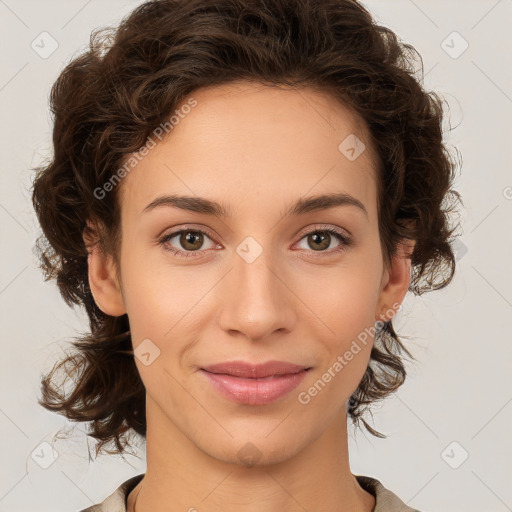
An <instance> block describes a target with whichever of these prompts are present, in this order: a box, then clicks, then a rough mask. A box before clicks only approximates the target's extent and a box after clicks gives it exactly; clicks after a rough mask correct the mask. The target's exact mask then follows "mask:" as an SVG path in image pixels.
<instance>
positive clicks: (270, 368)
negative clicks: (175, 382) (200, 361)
mask: <svg viewBox="0 0 512 512" xmlns="http://www.w3.org/2000/svg"><path fill="white" fill-rule="evenodd" d="M308 370H310V367H307V366H301V365H297V364H291V363H287V362H284V361H268V362H266V363H262V364H251V363H248V362H245V361H229V362H225V363H218V364H214V365H210V366H205V367H203V368H201V369H200V371H201V373H203V374H204V375H205V376H206V378H207V379H208V381H209V382H210V383H211V384H212V385H213V387H214V388H215V389H216V390H217V391H218V392H219V393H220V394H222V395H223V396H225V397H226V398H229V399H230V400H233V401H235V402H238V403H241V404H247V405H264V404H269V403H271V402H274V401H276V400H278V399H279V398H281V397H283V396H285V395H287V394H288V393H290V392H291V391H292V390H293V389H294V388H296V387H297V386H298V385H299V384H300V383H301V382H302V380H303V379H304V377H305V376H306V373H307V372H308Z"/></svg>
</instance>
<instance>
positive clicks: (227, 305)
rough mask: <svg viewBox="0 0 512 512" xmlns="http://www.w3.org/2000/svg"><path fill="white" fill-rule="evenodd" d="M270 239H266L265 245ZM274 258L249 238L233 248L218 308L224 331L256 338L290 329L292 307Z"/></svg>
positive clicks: (266, 249) (270, 252) (273, 254)
mask: <svg viewBox="0 0 512 512" xmlns="http://www.w3.org/2000/svg"><path fill="white" fill-rule="evenodd" d="M270 239H271V237H267V238H266V241H267V243H269V240H270ZM274 256H275V253H274V251H273V250H272V249H271V248H270V247H267V248H265V249H264V247H263V246H262V244H260V243H259V242H258V241H257V240H256V239H255V238H254V237H251V236H248V237H246V238H245V239H244V240H243V241H242V242H241V243H240V244H239V245H238V246H237V247H236V248H235V252H234V254H233V268H232V271H231V272H229V274H228V276H226V277H227V279H226V282H225V284H224V290H223V292H224V293H223V295H224V300H222V301H221V306H220V308H221V311H220V315H219V319H220V320H219V321H220V324H221V327H222V328H223V329H225V330H238V331H241V332H243V333H244V334H245V335H246V336H247V337H249V338H251V339H257V338H262V337H265V336H266V335H268V334H270V333H272V332H273V331H274V330H277V329H281V328H287V329H289V328H291V325H292V322H293V320H294V314H293V305H292V303H291V301H290V296H289V291H288V290H287V287H286V286H285V285H284V284H283V282H282V277H281V278H280V277H279V275H278V274H279V264H278V262H277V261H276V258H275V257H274Z"/></svg>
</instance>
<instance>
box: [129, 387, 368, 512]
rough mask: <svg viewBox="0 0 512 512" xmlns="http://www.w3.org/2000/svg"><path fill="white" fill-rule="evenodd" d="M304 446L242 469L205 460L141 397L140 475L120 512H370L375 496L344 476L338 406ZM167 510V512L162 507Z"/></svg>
mask: <svg viewBox="0 0 512 512" xmlns="http://www.w3.org/2000/svg"><path fill="white" fill-rule="evenodd" d="M341 409H342V410H341V411H340V413H339V414H338V416H336V418H335V419H334V421H333V422H332V423H331V425H330V426H329V427H328V428H327V429H326V430H324V431H323V432H322V433H321V435H320V436H319V437H318V438H317V439H316V440H315V441H314V442H313V443H310V444H309V445H308V446H307V447H306V448H304V449H303V450H302V451H299V452H298V453H296V454H294V455H293V456H291V457H289V458H285V459H284V460H274V461H272V460H271V459H270V458H268V459H266V462H267V463H265V464H258V463H256V464H255V465H253V466H250V467H248V466H244V465H240V463H238V464H237V463H229V462H226V460H219V459H218V458H213V457H211V456H210V455H209V454H207V453H205V451H203V450H200V449H199V448H198V447H197V446H196V445H195V444H193V443H192V442H191V440H190V439H189V438H187V437H186V436H185V435H184V434H183V432H182V431H181V430H179V429H177V428H176V426H175V425H174V423H173V422H171V421H170V420H169V418H168V417H167V416H165V415H164V413H163V411H162V410H161V409H160V408H159V407H158V406H157V405H156V404H155V403H154V402H151V401H150V399H149V397H148V400H147V413H146V414H147V425H148V429H147V434H146V454H147V471H146V474H145V476H144V478H143V479H142V481H141V482H140V483H139V484H138V485H137V486H136V487H135V489H133V491H132V492H131V493H130V496H129V498H128V511H129V512H132V511H133V510H134V507H133V505H134V502H135V500H136V512H142V511H145V510H151V511H152V512H164V511H165V512H169V510H186V511H190V512H194V511H200V510H208V511H209V512H235V511H237V512H238V511H240V510H244V512H257V511H258V512H259V511H261V510H265V511H267V512H298V511H302V510H316V509H317V508H318V497H319V496H321V497H322V510H323V511H325V512H348V511H351V512H371V511H372V510H373V508H374V506H375V498H374V497H373V496H372V495H371V494H369V493H367V492H366V491H364V490H363V489H362V488H361V487H360V486H359V484H358V483H357V480H356V479H355V477H354V476H353V475H352V473H351V472H350V467H349V459H348V444H347V417H346V409H345V408H343V407H342V408H341ZM170 507H172V508H170Z"/></svg>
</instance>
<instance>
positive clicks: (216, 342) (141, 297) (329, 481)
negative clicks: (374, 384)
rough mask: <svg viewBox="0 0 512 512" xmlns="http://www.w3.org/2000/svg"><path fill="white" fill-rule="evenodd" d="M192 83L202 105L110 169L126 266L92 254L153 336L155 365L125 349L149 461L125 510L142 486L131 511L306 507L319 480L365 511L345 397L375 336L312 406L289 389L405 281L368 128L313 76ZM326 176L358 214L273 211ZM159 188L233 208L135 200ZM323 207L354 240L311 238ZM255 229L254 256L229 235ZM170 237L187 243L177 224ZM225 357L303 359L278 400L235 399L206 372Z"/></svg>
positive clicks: (346, 209)
mask: <svg viewBox="0 0 512 512" xmlns="http://www.w3.org/2000/svg"><path fill="white" fill-rule="evenodd" d="M193 97H194V98H195V99H196V100H197V102H198V104H197V106H196V107H194V108H193V109H192V110H191V112H190V113H189V114H188V115H186V116H185V117H184V118H183V119H181V120H180V122H179V124H177V125H176V126H175V127H174V129H173V130H172V131H171V133H170V136H169V137H168V138H167V139H165V140H164V141H163V142H160V143H159V144H158V145H157V146H156V147H155V148H154V149H152V150H151V151H150V152H149V154H148V155H147V156H146V157H144V158H143V159H142V160H141V161H140V162H139V164H138V165H137V166H136V167H135V168H134V169H133V170H132V171H131V172H130V173H129V174H128V175H127V176H126V177H125V178H123V180H122V183H121V184H120V185H119V186H120V190H119V191H118V192H119V194H120V201H121V225H122V245H121V252H120V279H119V280H118V279H117V277H116V272H115V264H114V262H113V258H112V256H111V255H108V254H102V253H101V252H100V250H98V249H96V250H94V251H93V252H91V254H90V257H89V281H90V285H91V290H92V292H93V296H94V298H95V300H96V303H97V304H98V306H99V307H100V308H101V309H102V310H103V311H104V312H105V313H107V314H109V315H112V316H118V315H122V314H125V313H127V314H128V317H129V320H130V326H131V333H132V340H133V347H134V349H136V347H137V346H138V345H139V344H140V343H141V342H142V341H143V340H145V339H147V338H149V339H150V340H151V342H152V343H154V344H155V345H156V346H157V347H158V349H159V350H160V355H159V356H158V357H157V358H156V359H154V361H153V362H152V363H151V364H149V365H148V366H146V365H144V364H143V363H142V362H141V361H140V360H139V359H138V358H137V357H136V358H135V361H136V364H137V368H138V370H139V372H140V376H141V378H142V380H143V382H144V385H145V387H146V394H147V406H146V415H147V425H148V426H147V437H146V448H147V472H146V475H145V477H144V479H143V480H142V482H141V483H140V484H139V485H138V486H137V487H136V488H135V489H134V490H133V491H132V492H131V493H130V495H129V498H128V510H132V509H133V502H134V497H135V496H136V495H137V493H139V491H140V494H139V495H138V497H137V504H136V510H137V511H138V512H141V511H144V510H151V511H153V512H160V511H162V512H163V511H164V510H165V511H166V512H169V511H170V510H172V511H186V510H189V509H190V510H194V509H191V507H195V509H197V510H198V511H199V512H200V511H206V510H207V511H211V512H217V511H223V512H235V511H240V510H243V511H244V512H255V511H258V512H260V511H261V510H265V511H266V512H278V511H279V512H282V511H286V512H292V511H293V512H295V511H297V512H298V511H303V510H310V511H313V510H319V508H318V505H319V502H318V497H319V496H321V497H322V503H321V505H322V511H324V512H341V511H356V512H363V511H364V512H370V511H371V510H372V509H373V508H374V506H375V498H374V497H373V496H372V495H371V494H369V493H368V492H366V491H364V490H363V489H362V488H361V487H360V486H359V484H358V483H357V481H356V479H355V477H354V475H353V474H352V473H351V471H350V467H349V459H348V447H347V411H346V403H347V401H348V399H349V398H350V396H351V395H352V393H353V392H354V391H355V389H356V388H357V386H358V384H359V382H360V380H361V378H362V376H363V375H364V372H365V370H366V367H367V364H368V361H369V357H370V351H371V345H372V341H373V340H372V339H371V338H370V339H369V342H368V343H367V344H366V345H362V344H361V350H360V351H359V352H358V353H357V355H355V356H354V358H353V359H352V360H351V361H350V362H349V363H348V364H347V365H346V366H345V367H344V368H343V370H342V371H340V372H338V373H337V374H336V377H335V378H333V379H332V380H331V381H330V382H329V383H328V384H327V385H326V386H325V387H324V389H322V391H321V392H319V393H318V394H317V395H316V396H315V397H313V398H311V401H310V402H309V403H308V404H307V405H304V404H301V403H300V402H299V401H298V394H299V393H300V392H301V391H307V390H308V388H310V387H311V386H312V385H313V384H314V383H315V382H316V381H317V380H318V379H319V378H321V376H322V374H324V373H325V372H326V371H327V370H328V368H330V367H332V366H333V363H334V362H335V361H336V360H337V357H338V356H339V355H343V354H344V353H345V352H346V350H347V349H348V348H349V347H350V345H351V343H352V342H353V341H354V340H355V339H356V338H357V336H358V334H359V333H361V332H363V331H364V329H365V328H371V327H373V326H374V323H375V321H377V320H387V319H389V318H390V315H389V313H387V312H389V309H390V305H391V304H400V303H401V302H402V300H403V298H404V296H405V294H406V292H407V288H408V285H409V279H410V259H408V258H407V257H405V256H404V254H402V253H399V254H398V255H397V256H396V257H395V258H394V259H393V261H392V265H391V266H390V267H389V268H386V266H385V264H384V260H383V257H382V252H381V245H380V240H379V233H378V223H377V188H376V181H375V180H376V167H375V164H374V161H373V159H372V156H371V143H370V139H369V137H368V131H367V127H366V126H365V125H364V123H363V121H362V120H361V119H360V118H359V117H358V116H357V115H355V114H354V113H353V112H352V111H351V110H349V109H347V108H346V107H345V106H343V105H341V104H339V103H338V102H335V101H334V100H333V98H331V97H329V96H327V95H326V94H324V93H320V92H317V91H314V90H312V89H301V90H299V91H297V90H293V89H290V88H286V87H280V88H275V87H270V86H263V85H261V84H253V83H249V82H240V83H231V84H228V85H223V86H220V87H218V86H217V87H211V88H205V89H201V90H199V91H195V93H194V94H193ZM349 134H356V135H357V137H358V138H359V139H360V140H362V141H364V143H365V144H366V150H365V151H364V152H363V153H362V154H361V155H360V156H359V157H358V158H357V159H356V160H354V161H350V160H349V159H348V158H346V157H345V156H344V155H343V154H342V153H341V152H340V151H339V150H338V146H339V144H340V142H341V141H343V140H344V139H345V138H346V137H347V136H348V135H349ZM332 192H345V193H348V194H350V195H352V196H353V197H355V198H357V199H358V200H359V201H361V203H363V205H364V206H365V208H366V210H367V215H365V214H364V212H363V211H362V210H360V209H358V208H356V207H354V206H347V205H344V206H336V207H333V208H329V209H324V210H321V211H314V212H309V213H305V214H302V215H295V216H289V217H283V215H282V213H283V212H284V211H285V209H286V208H287V207H289V206H290V205H291V204H293V203H294V202H295V201H297V200H298V199H299V198H303V197H309V196H312V195H316V194H321V193H332ZM163 193H168V194H171V193H172V194H183V195H192V196H201V197H206V198H208V199H211V200H214V201H217V202H220V203H223V204H224V205H226V207H228V208H229V209H230V210H231V212H232V217H230V218H228V217H226V218H221V217H215V216H212V215H207V214H205V213H197V212H187V211H183V210H180V209H177V208H174V207H170V206H161V207H158V208H154V209H152V210H151V211H149V212H145V213H142V211H143V210H144V208H145V207H146V205H148V204H149V203H150V202H151V201H152V200H153V199H155V198H156V197H157V196H159V195H161V194H163ZM324 224H326V225H328V226H331V227H334V228H338V229H339V230H341V232H342V233H345V234H350V235H351V237H352V240H353V244H352V245H350V246H348V247H346V248H345V250H344V251H341V252H339V253H334V252H333V250H334V249H335V248H336V247H339V246H340V244H343V242H341V241H339V240H338V239H337V238H336V237H334V236H331V241H330V243H329V240H327V242H326V243H325V245H324V246H322V248H321V250H318V249H317V250H315V248H316V247H317V246H316V245H315V240H312V237H311V236H309V237H308V236H307V234H308V233H309V232H312V233H313V234H314V233H316V234H322V233H321V231H322V225H324ZM180 228H181V229H186V228H189V229H198V228H200V229H209V230H210V231H211V232H212V233H213V235H214V237H210V236H209V235H206V236H204V238H203V239H202V243H201V239H200V240H199V241H194V240H193V244H192V247H197V248H198V249H199V250H196V251H193V249H190V246H188V247H189V248H188V252H189V253H190V252H195V254H196V255H197V254H198V253H199V254H200V255H199V257H197V258H194V257H190V258H179V257H178V256H175V255H174V254H172V253H171V252H169V251H166V250H165V249H164V246H163V245H162V244H159V239H161V237H162V236H163V235H165V234H168V233H171V232H172V231H175V230H178V229H180ZM315 230H316V231H315ZM318 232H320V233H318ZM248 236H251V237H253V238H254V239H255V240H256V241H257V242H258V244H259V245H260V246H261V248H262V253H261V254H260V255H259V257H258V258H256V259H255V260H254V261H253V262H251V263H248V262H247V261H246V260H244V259H243V258H242V257H240V256H239V254H238V253H237V252H236V249H237V247H238V246H239V245H240V244H241V242H242V241H244V239H245V238H246V237H248ZM327 236H329V235H328V234H327ZM182 242H183V239H182ZM317 243H318V242H317ZM166 244H167V246H169V245H170V246H173V247H174V248H175V249H179V250H182V251H186V250H187V247H186V246H184V245H183V243H181V244H180V237H179V235H178V236H176V237H174V238H173V239H172V241H167V243H166ZM409 249H410V250H411V249H412V247H409ZM315 255H317V256H318V257H315ZM391 316H392V315H391ZM234 359H243V360H246V361H251V362H255V363H256V362H264V361H269V360H282V361H288V362H292V363H296V364H303V365H306V366H311V367H312V369H311V370H310V371H309V373H308V374H307V375H306V378H305V380H304V381H303V382H302V383H301V384H300V385H299V387H298V388H296V389H295V390H293V391H292V392H291V393H290V394H289V395H287V396H285V397H283V398H281V399H279V400H278V401H276V402H274V403H271V404H267V405H258V406H255V405H241V404H238V403H235V402H232V401H230V400H228V399H226V398H224V397H223V396H221V395H220V394H219V393H218V392H217V391H216V390H215V389H214V388H213V387H212V386H211V384H210V383H209V382H208V381H207V380H206V379H205V378H204V376H203V375H202V374H201V373H200V372H199V371H198V368H199V367H201V366H205V365H208V364H213V363H218V362H222V361H227V360H234ZM247 443H252V445H251V446H254V447H256V448H257V453H259V455H258V457H259V458H258V457H256V458H257V459H258V460H257V461H256V463H255V464H254V465H253V466H250V467H249V466H247V465H244V463H243V461H242V460H241V458H240V456H239V455H238V451H239V450H240V449H241V448H242V447H244V446H246V445H247ZM247 446H249V445H247Z"/></svg>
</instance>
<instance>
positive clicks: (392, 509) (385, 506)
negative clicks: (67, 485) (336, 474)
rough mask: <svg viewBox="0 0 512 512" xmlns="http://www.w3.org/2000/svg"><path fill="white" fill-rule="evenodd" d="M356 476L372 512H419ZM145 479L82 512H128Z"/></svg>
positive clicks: (371, 480) (123, 486)
mask: <svg viewBox="0 0 512 512" xmlns="http://www.w3.org/2000/svg"><path fill="white" fill-rule="evenodd" d="M354 476H355V477H356V479H357V481H358V482H359V485H360V486H361V487H362V488H363V489H364V490H365V491H367V492H369V493H370V494H373V495H374V496H375V508H374V509H373V511H372V512H419V511H418V510H416V509H415V508H411V507H408V506H407V505H406V504H405V503H404V502H403V501H402V500H401V499H400V498H399V497H398V496H396V494H393V493H392V492H391V491H388V490H387V489H386V488H385V487H384V486H383V485H382V484H381V483H380V482H379V480H376V479H375V478H371V477H369V476H361V475H354ZM143 477H144V473H142V474H140V475H137V476H134V477H132V478H130V479H129V480H126V481H125V482H123V483H122V484H121V485H120V486H119V487H118V488H117V489H116V490H115V491H114V492H113V493H112V494H111V495H110V496H108V498H106V499H105V501H103V502H102V503H98V504H97V505H92V506H91V507H88V508H86V509H83V510H81V511H80V512H126V498H127V497H128V494H129V493H130V492H131V491H132V489H134V488H135V486H136V485H137V484H138V483H139V482H140V481H141V480H142V478H143Z"/></svg>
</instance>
